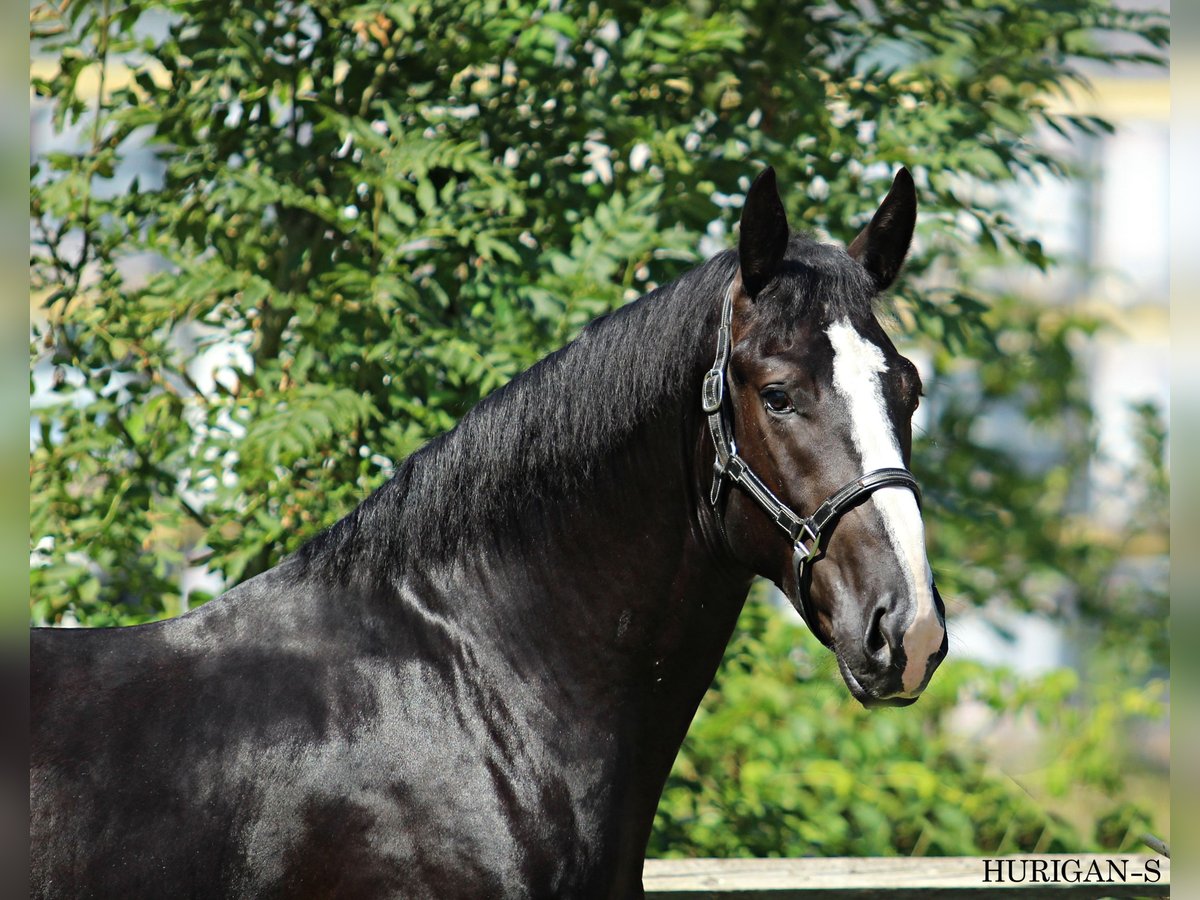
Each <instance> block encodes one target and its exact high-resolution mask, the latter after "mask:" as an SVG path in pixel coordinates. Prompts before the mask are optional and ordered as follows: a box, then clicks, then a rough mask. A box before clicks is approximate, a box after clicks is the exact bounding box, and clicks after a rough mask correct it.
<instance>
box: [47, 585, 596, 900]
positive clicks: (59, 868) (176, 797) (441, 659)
mask: <svg viewBox="0 0 1200 900" xmlns="http://www.w3.org/2000/svg"><path fill="white" fill-rule="evenodd" d="M406 602H409V606H408V607H405V606H404V605H403V604H402V603H400V602H399V601H397V600H396V598H395V597H382V596H379V597H374V598H369V599H368V598H362V597H355V598H348V597H339V596H330V595H329V594H323V595H322V594H320V592H317V591H315V589H314V588H313V587H312V586H311V585H306V584H304V583H303V582H302V581H300V580H298V579H296V578H295V577H293V576H291V575H288V573H286V572H284V573H268V575H267V577H266V578H262V577H261V576H260V580H258V581H257V583H249V584H247V585H244V586H243V587H242V588H240V589H236V590H235V592H234V593H233V595H232V596H230V597H227V598H223V599H219V600H216V601H213V602H212V603H211V604H209V605H208V606H207V607H205V608H203V609H201V610H198V611H197V612H196V613H193V614H190V615H189V616H186V617H183V618H180V619H176V620H171V621H167V622H162V623H156V624H154V625H150V626H138V627H136V628H126V629H107V630H92V631H87V630H83V629H69V630H68V629H50V630H37V631H35V632H34V634H33V637H32V640H31V664H32V666H31V674H32V678H33V682H34V683H33V686H32V687H33V691H32V709H31V713H32V720H33V723H34V731H33V746H32V759H33V765H32V767H31V792H32V823H31V835H32V841H33V876H34V878H33V880H34V884H35V885H36V889H35V894H36V895H38V896H43V897H68V896H69V897H84V896H95V897H107V896H127V897H138V896H247V897H249V896H260V897H270V896H289V897H292V896H356V897H423V896H431V897H439V896H440V897H447V898H449V897H458V896H483V895H488V896H510V895H511V896H553V895H556V894H561V893H564V885H566V884H568V883H571V881H572V876H571V875H570V874H569V873H570V872H571V871H573V870H574V871H575V872H576V874H578V872H579V871H580V870H579V868H578V867H579V866H580V865H583V866H584V868H585V869H589V870H591V869H593V867H594V866H595V865H596V864H597V863H598V862H601V861H600V860H597V859H592V860H591V861H590V863H589V862H588V861H587V860H584V859H582V858H581V857H580V856H579V852H578V851H579V845H580V840H579V838H580V834H579V831H578V829H579V828H580V827H585V825H586V820H587V818H590V817H589V816H586V815H585V816H584V820H583V821H581V820H580V818H579V817H580V815H581V814H582V813H583V811H582V810H581V809H580V807H579V794H580V792H581V791H582V790H584V788H585V786H584V785H582V784H574V783H570V782H568V780H567V779H565V778H564V775H563V772H564V770H565V768H566V767H565V766H563V765H561V763H560V762H557V761H555V759H554V757H553V755H552V754H551V753H550V752H548V751H547V749H546V748H545V747H541V746H539V745H537V744H536V743H534V742H533V741H532V740H531V737H530V736H531V735H532V734H535V733H539V732H542V731H545V730H547V729H546V728H545V724H544V723H542V725H541V726H540V727H538V728H536V729H535V728H533V727H531V723H530V722H529V719H530V717H531V716H538V717H540V718H545V717H546V715H547V710H546V708H545V706H544V704H543V703H542V702H541V701H539V700H538V699H537V693H538V692H537V691H536V690H531V688H530V686H529V685H525V686H523V687H522V686H521V685H519V684H517V683H515V682H513V683H511V684H509V687H508V688H507V694H506V695H505V696H499V695H497V694H496V693H495V692H494V691H491V690H484V688H483V686H484V685H497V686H499V685H502V684H504V683H505V681H506V680H508V681H511V678H512V676H511V674H508V675H507V676H504V677H501V676H500V675H497V674H496V672H495V669H494V667H495V666H496V665H499V663H497V662H489V661H488V660H486V659H483V658H480V657H479V656H478V653H477V651H476V650H473V649H472V648H471V646H470V645H471V641H470V639H469V638H468V637H466V636H465V634H464V633H460V630H459V629H457V628H456V627H450V626H448V625H446V624H445V623H443V624H441V625H438V626H436V627H434V626H431V625H430V624H428V623H429V621H430V619H429V617H428V616H427V615H425V614H419V613H417V612H413V611H412V610H413V609H415V608H416V606H417V605H419V601H418V600H417V599H415V598H410V601H406ZM405 609H408V612H405V611H404V610H405ZM481 667H486V668H493V676H494V677H488V676H485V675H484V674H483V672H482V670H481ZM472 670H475V671H472ZM518 734H519V735H523V739H520V740H515V743H514V742H513V741H514V738H515V735H518ZM559 734H560V739H558V740H556V741H554V742H553V743H554V744H556V745H557V744H560V743H561V734H562V732H559ZM601 755H603V754H601ZM605 768H606V767H605V765H604V764H603V763H601V764H598V765H597V766H595V768H589V769H588V770H587V775H588V779H587V780H588V782H589V784H588V786H586V790H587V791H588V792H590V794H593V795H594V794H595V793H596V788H597V782H598V783H599V784H603V783H604V780H605V777H606V776H605V771H604V770H605ZM564 879H566V880H565V881H564ZM583 883H585V884H586V883H588V882H587V881H584V882H583ZM574 884H575V889H574V890H571V889H566V890H565V892H566V893H572V894H575V895H587V894H589V893H591V892H590V891H587V890H581V889H580V887H579V885H580V882H579V881H575V882H574ZM538 885H540V887H538ZM519 886H523V887H519Z"/></svg>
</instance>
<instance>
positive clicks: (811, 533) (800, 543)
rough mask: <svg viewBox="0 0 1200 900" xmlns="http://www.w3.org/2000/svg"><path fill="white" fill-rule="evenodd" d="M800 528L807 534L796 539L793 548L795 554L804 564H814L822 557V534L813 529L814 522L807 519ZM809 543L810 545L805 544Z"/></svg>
mask: <svg viewBox="0 0 1200 900" xmlns="http://www.w3.org/2000/svg"><path fill="white" fill-rule="evenodd" d="M800 527H801V528H802V529H803V530H804V531H805V532H806V534H805V535H800V536H798V537H797V538H796V540H795V543H794V544H793V546H792V552H793V554H794V555H795V556H796V557H797V558H799V559H800V560H801V561H802V562H812V561H813V560H814V559H816V558H817V557H818V556H820V555H821V532H819V531H817V530H816V529H814V528H813V527H812V520H810V519H805V520H804V521H802V522H801V523H800ZM805 541H808V542H809V543H808V544H805V543H804V542H805Z"/></svg>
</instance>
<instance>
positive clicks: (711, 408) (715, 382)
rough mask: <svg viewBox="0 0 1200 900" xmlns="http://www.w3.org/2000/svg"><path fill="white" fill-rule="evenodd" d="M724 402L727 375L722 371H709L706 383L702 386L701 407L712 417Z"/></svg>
mask: <svg viewBox="0 0 1200 900" xmlns="http://www.w3.org/2000/svg"><path fill="white" fill-rule="evenodd" d="M693 383H694V382H693ZM724 401H725V373H724V372H722V371H721V370H720V369H709V370H708V371H707V372H705V373H704V383H703V384H702V385H701V386H700V405H701V407H703V409H704V411H705V412H706V413H708V414H709V415H712V414H713V413H715V412H717V411H718V410H719V409H720V408H721V404H722V403H723V402H724Z"/></svg>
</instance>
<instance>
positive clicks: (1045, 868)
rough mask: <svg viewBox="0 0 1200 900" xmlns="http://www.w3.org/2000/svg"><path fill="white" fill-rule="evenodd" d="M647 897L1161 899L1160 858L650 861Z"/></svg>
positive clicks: (1165, 867)
mask: <svg viewBox="0 0 1200 900" xmlns="http://www.w3.org/2000/svg"><path fill="white" fill-rule="evenodd" d="M642 883H643V885H644V886H645V888H646V897H647V900H757V898H771V900H793V898H794V900H835V898H836V900H861V898H867V897H877V898H883V900H897V898H912V900H916V898H932V900H950V898H963V900H979V898H984V897H1005V898H1009V900H1015V898H1018V897H1019V898H1022V900H1025V898H1033V900H1037V898H1062V900H1066V898H1070V900H1078V898H1084V897H1087V898H1103V897H1167V896H1169V895H1170V893H1171V861H1170V860H1169V859H1166V858H1165V857H1161V856H1090V855H1086V854H1085V855H1081V856H1067V855H1053V854H1039V855H1033V856H1002V857H993V858H991V859H979V858H976V857H966V856H956V857H923V858H919V859H918V858H912V857H904V858H894V857H888V858H883V857H869V858H824V859H821V858H811V859H678V860H677V859H648V860H646V865H645V869H644V870H643V874H642Z"/></svg>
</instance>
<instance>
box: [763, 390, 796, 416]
mask: <svg viewBox="0 0 1200 900" xmlns="http://www.w3.org/2000/svg"><path fill="white" fill-rule="evenodd" d="M762 400H763V406H765V407H766V408H767V409H769V410H770V411H771V412H773V413H785V412H791V411H792V398H791V397H789V396H788V395H787V392H786V391H781V390H780V389H779V388H767V389H766V390H765V391H763V392H762Z"/></svg>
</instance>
